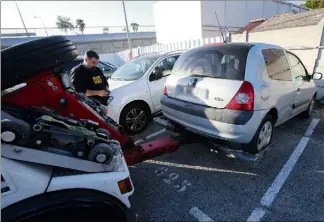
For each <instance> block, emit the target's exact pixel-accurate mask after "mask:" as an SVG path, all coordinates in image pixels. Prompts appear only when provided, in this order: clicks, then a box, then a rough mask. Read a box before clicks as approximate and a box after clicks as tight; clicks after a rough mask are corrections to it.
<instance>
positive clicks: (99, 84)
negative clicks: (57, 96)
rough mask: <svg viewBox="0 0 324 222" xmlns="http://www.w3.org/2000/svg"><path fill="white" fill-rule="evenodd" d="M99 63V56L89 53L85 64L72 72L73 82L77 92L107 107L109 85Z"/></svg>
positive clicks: (90, 51) (85, 57) (86, 55)
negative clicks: (98, 65)
mask: <svg viewBox="0 0 324 222" xmlns="http://www.w3.org/2000/svg"><path fill="white" fill-rule="evenodd" d="M98 62H99V55H98V54H97V53H96V52H95V51H93V50H89V51H87V52H86V53H85V55H84V61H83V63H81V64H79V65H77V66H76V67H74V68H73V69H72V70H71V74H70V76H71V82H72V85H73V87H74V90H75V91H76V92H78V93H84V94H85V95H86V96H89V97H91V98H93V99H96V100H97V101H99V102H100V103H102V104H103V105H106V104H107V99H108V95H109V85H108V82H107V80H106V78H105V76H104V74H103V73H102V71H101V70H100V69H99V68H98V67H97V64H98Z"/></svg>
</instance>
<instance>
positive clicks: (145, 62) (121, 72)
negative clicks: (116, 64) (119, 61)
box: [111, 57, 158, 81]
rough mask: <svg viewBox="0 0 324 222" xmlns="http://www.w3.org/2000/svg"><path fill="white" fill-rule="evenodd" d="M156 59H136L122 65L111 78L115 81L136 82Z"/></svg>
mask: <svg viewBox="0 0 324 222" xmlns="http://www.w3.org/2000/svg"><path fill="white" fill-rule="evenodd" d="M157 59H158V57H138V58H135V59H133V60H131V61H129V62H128V63H125V64H124V65H122V66H121V67H120V68H119V69H117V70H116V71H115V72H114V74H113V75H112V76H111V79H115V80H127V81H131V80H136V79H139V78H141V77H142V76H143V75H144V74H145V73H146V71H147V70H148V69H149V68H150V67H151V66H152V65H153V64H154V62H155V61H156V60H157Z"/></svg>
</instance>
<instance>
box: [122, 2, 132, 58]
mask: <svg viewBox="0 0 324 222" xmlns="http://www.w3.org/2000/svg"><path fill="white" fill-rule="evenodd" d="M122 3H123V9H124V16H125V23H126V32H127V41H128V48H129V56H130V58H131V56H132V46H131V41H130V39H129V29H128V22H127V16H126V9H125V2H124V1H122Z"/></svg>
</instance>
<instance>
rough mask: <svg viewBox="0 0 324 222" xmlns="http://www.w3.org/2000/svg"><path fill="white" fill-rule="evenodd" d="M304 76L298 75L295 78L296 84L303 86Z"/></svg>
mask: <svg viewBox="0 0 324 222" xmlns="http://www.w3.org/2000/svg"><path fill="white" fill-rule="evenodd" d="M303 81H304V80H303V77H302V76H297V77H296V78H295V84H296V86H301V85H302V84H303Z"/></svg>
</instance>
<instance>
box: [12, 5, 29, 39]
mask: <svg viewBox="0 0 324 222" xmlns="http://www.w3.org/2000/svg"><path fill="white" fill-rule="evenodd" d="M15 3H16V7H17V10H18V13H19V16H20V19H21V22H22V24H23V25H24V28H25V31H26V35H27V37H28V38H29V35H28V32H27V29H26V26H25V23H24V20H23V18H22V16H21V14H20V10H19V7H18V5H17V2H16V1H15Z"/></svg>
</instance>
